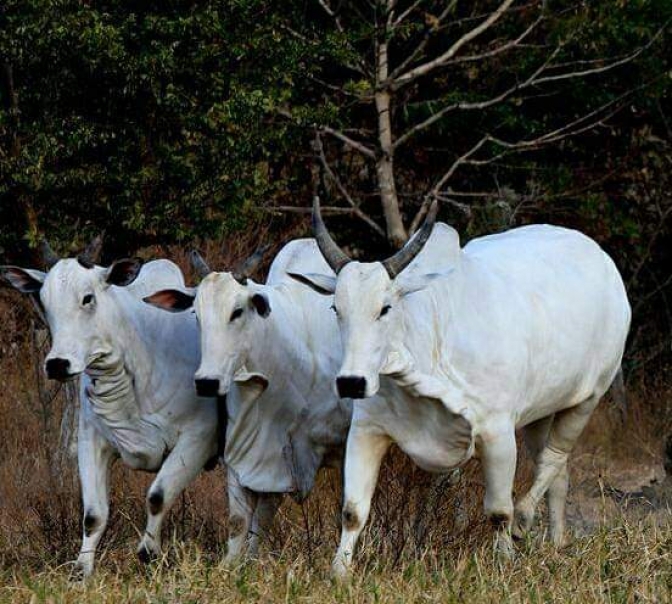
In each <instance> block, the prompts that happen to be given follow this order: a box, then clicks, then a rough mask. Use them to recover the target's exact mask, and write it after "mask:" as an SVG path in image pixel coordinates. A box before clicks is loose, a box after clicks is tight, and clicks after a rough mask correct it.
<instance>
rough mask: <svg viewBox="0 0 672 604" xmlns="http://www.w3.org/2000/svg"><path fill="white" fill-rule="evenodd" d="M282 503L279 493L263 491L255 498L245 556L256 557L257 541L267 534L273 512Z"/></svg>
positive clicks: (274, 512)
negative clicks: (255, 504)
mask: <svg viewBox="0 0 672 604" xmlns="http://www.w3.org/2000/svg"><path fill="white" fill-rule="evenodd" d="M281 503H282V495H281V494H280V493H264V494H260V495H259V496H258V498H257V507H256V509H255V510H254V515H253V517H252V527H251V528H250V534H249V539H248V544H247V556H248V557H250V558H256V557H257V554H258V553H259V541H260V540H261V539H263V538H265V537H266V536H267V535H268V532H269V530H270V529H271V526H272V525H273V519H274V518H275V514H276V512H277V511H278V508H279V507H280V504H281Z"/></svg>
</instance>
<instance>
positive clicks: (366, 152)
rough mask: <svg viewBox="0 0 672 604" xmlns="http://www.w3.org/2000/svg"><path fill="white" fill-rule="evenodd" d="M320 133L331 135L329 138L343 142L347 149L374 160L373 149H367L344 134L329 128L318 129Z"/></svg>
mask: <svg viewBox="0 0 672 604" xmlns="http://www.w3.org/2000/svg"><path fill="white" fill-rule="evenodd" d="M320 130H321V131H322V132H324V133H325V134H331V136H334V137H336V138H337V139H339V140H341V141H343V142H344V143H345V144H346V145H348V147H351V148H352V149H355V150H356V151H359V152H360V153H361V154H363V155H366V156H367V157H370V158H371V159H375V157H376V153H375V152H374V150H373V149H371V148H369V147H367V146H366V145H365V144H363V143H360V142H358V141H356V140H354V139H352V138H350V137H349V136H347V135H346V134H343V132H341V131H340V130H334V129H333V128H330V127H329V126H322V127H321V128H320Z"/></svg>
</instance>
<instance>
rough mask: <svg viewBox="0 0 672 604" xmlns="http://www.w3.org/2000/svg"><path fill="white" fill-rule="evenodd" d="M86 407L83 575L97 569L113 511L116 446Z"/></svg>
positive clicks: (81, 448)
mask: <svg viewBox="0 0 672 604" xmlns="http://www.w3.org/2000/svg"><path fill="white" fill-rule="evenodd" d="M86 415H87V413H86V411H85V410H84V409H82V410H81V411H80V414H79V435H78V437H77V438H78V442H77V458H78V463H79V480H80V484H81V487H82V503H83V506H84V520H83V525H84V535H83V538H82V547H81V550H80V552H79V556H78V558H77V561H76V562H75V571H76V573H77V574H78V575H81V576H82V577H88V576H90V575H91V573H92V572H93V563H94V559H95V556H96V548H97V547H98V543H99V542H100V538H101V537H102V536H103V533H104V532H105V528H106V527H107V519H108V516H109V511H110V499H109V491H110V481H109V473H110V466H111V464H112V459H113V457H114V449H113V448H112V447H111V446H110V444H109V443H108V442H107V440H105V439H104V438H103V436H102V435H100V434H99V433H98V432H97V431H96V430H95V428H94V427H93V426H92V425H91V424H90V423H89V421H88V419H87V417H86Z"/></svg>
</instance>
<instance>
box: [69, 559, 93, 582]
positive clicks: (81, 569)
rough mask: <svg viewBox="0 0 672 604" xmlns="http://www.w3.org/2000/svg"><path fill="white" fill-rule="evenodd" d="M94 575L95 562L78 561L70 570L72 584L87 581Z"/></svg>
mask: <svg viewBox="0 0 672 604" xmlns="http://www.w3.org/2000/svg"><path fill="white" fill-rule="evenodd" d="M92 574H93V561H92V560H81V559H79V558H78V559H77V560H75V562H74V563H73V565H72V569H71V570H70V577H69V579H70V581H71V582H72V583H81V582H82V581H86V579H88V578H89V577H90V576H91V575H92Z"/></svg>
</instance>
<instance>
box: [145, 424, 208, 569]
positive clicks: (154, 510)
mask: <svg viewBox="0 0 672 604" xmlns="http://www.w3.org/2000/svg"><path fill="white" fill-rule="evenodd" d="M213 442H214V435H213V434H209V433H207V434H204V433H202V432H199V433H198V434H184V435H183V436H182V438H181V439H180V440H178V442H177V445H176V446H175V448H174V449H173V450H172V451H171V452H170V454H169V455H168V457H166V459H165V461H164V462H163V465H162V466H161V469H160V470H159V472H158V474H157V475H156V478H155V479H154V482H152V484H151V486H150V487H149V491H148V492H147V528H146V529H145V534H144V535H143V536H142V539H141V540H140V544H139V545H138V550H137V552H138V558H139V559H140V560H141V561H142V562H145V563H147V562H150V561H151V560H153V559H154V558H156V557H158V556H159V555H160V553H161V525H162V524H163V520H164V519H165V517H166V515H167V514H168V511H169V510H170V508H171V506H172V505H173V503H174V502H175V499H176V498H177V497H178V496H179V495H180V494H181V493H182V491H184V489H185V488H186V487H187V486H188V485H189V484H190V483H191V482H192V481H193V480H194V479H195V478H196V476H198V474H199V472H200V471H201V470H202V469H203V466H204V465H205V463H206V462H207V461H208V460H209V459H210V458H211V457H212V455H213V453H214V451H213V450H212V449H213V446H212V443H213Z"/></svg>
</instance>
